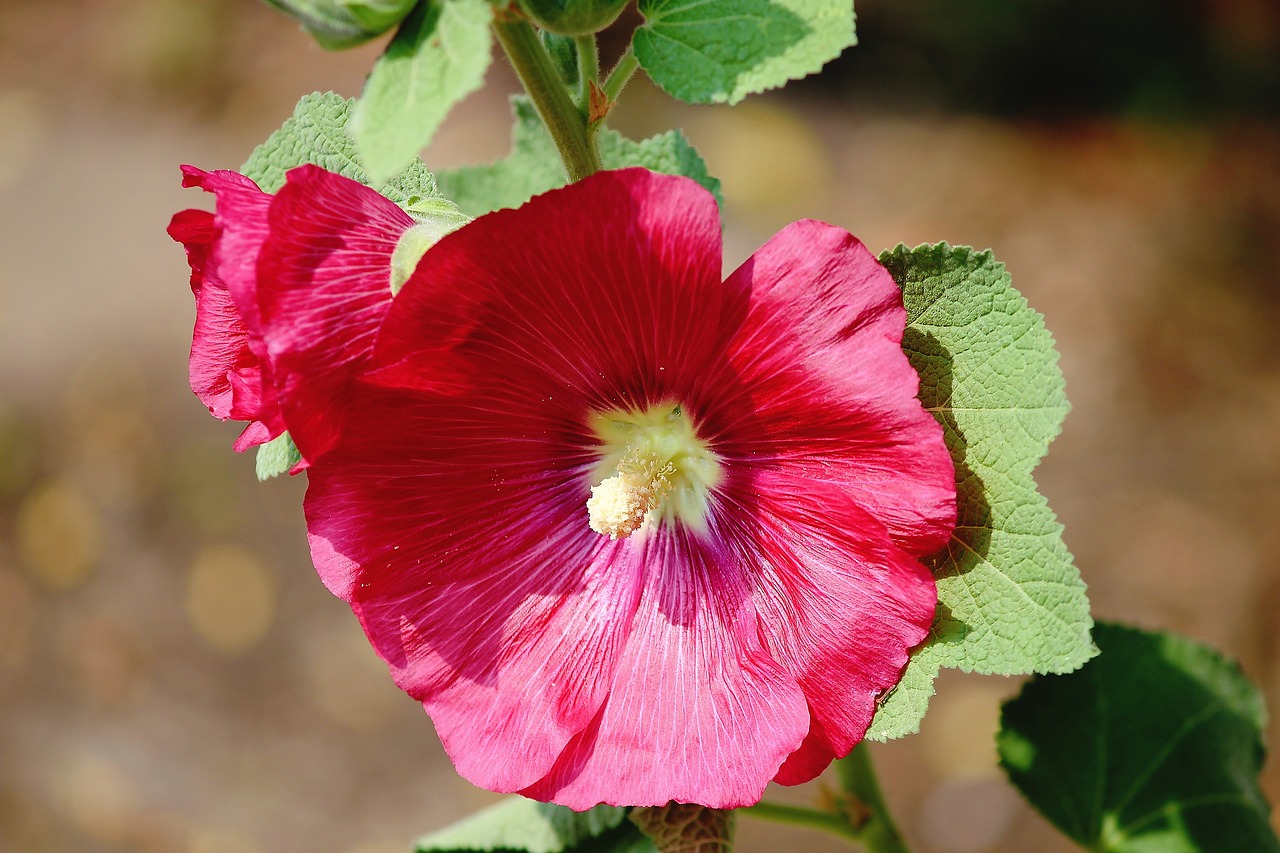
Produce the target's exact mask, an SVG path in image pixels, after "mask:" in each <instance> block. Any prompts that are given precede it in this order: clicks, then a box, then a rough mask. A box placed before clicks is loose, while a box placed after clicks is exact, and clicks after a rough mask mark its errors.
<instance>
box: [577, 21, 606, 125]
mask: <svg viewBox="0 0 1280 853" xmlns="http://www.w3.org/2000/svg"><path fill="white" fill-rule="evenodd" d="M573 42H574V44H576V45H577V46H578V109H579V110H581V112H582V114H583V115H586V114H587V111H588V110H589V109H590V106H591V84H592V83H595V84H596V85H597V86H598V85H600V52H599V50H597V49H596V37H595V35H594V34H589V35H585V36H576V37H575V38H574V40H573Z"/></svg>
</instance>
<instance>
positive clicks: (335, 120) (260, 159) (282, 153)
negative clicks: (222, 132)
mask: <svg viewBox="0 0 1280 853" xmlns="http://www.w3.org/2000/svg"><path fill="white" fill-rule="evenodd" d="M353 103H354V102H353V101H350V100H348V99H346V98H344V97H342V96H341V95H335V94H334V93H333V92H325V93H324V94H321V93H320V92H313V93H312V94H310V95H305V96H303V97H302V99H301V100H299V101H298V105H297V106H296V107H295V108H294V110H293V115H292V116H291V117H290V118H288V119H286V120H285V123H284V124H282V125H281V126H280V129H279V130H277V131H276V132H275V133H273V134H271V135H270V136H269V137H267V140H266V141H265V142H263V143H262V144H261V145H259V146H258V147H257V148H255V149H254V150H253V153H252V154H250V155H249V159H248V160H246V161H245V164H244V165H243V166H241V167H240V171H241V172H242V173H243V174H245V175H248V176H249V177H250V178H253V180H255V181H257V183H258V186H260V187H262V189H263V190H265V191H266V192H269V193H273V192H275V191H276V190H278V189H280V187H282V186H284V176H285V173H286V172H288V171H289V170H290V169H292V168H295V167H297V166H301V165H302V164H304V163H314V164H315V165H317V166H320V167H321V168H324V169H328V170H329V171H330V172H337V173H338V174H339V175H342V176H343V177H347V178H350V179H351V180H353V181H359V182H360V183H362V184H366V185H368V186H372V187H374V188H375V189H377V190H378V192H380V193H382V194H383V195H385V196H386V197H387V198H389V199H391V200H392V201H394V202H395V203H396V204H398V205H400V206H401V207H404V208H406V209H407V210H408V211H409V212H410V213H413V212H414V210H415V208H416V207H419V206H423V207H426V208H429V209H430V208H431V207H432V206H433V205H438V204H439V203H440V201H441V200H443V198H444V196H442V195H441V194H440V190H439V189H437V188H436V181H435V178H434V177H433V176H432V174H431V173H430V172H429V171H427V167H426V166H424V165H423V164H422V161H421V160H417V161H415V162H413V163H410V164H408V166H407V167H406V168H405V169H404V170H403V171H401V172H399V173H398V174H396V175H393V176H392V177H391V178H390V179H388V180H386V181H383V182H382V183H381V184H378V183H375V182H374V181H372V180H370V178H369V173H368V171H367V170H366V169H365V167H364V165H363V162H362V161H361V160H360V158H359V157H358V156H357V154H356V145H355V141H354V140H353V139H352V138H351V134H350V132H349V131H348V130H347V122H348V121H349V120H350V117H351V110H352V105H353ZM432 200H435V201H432Z"/></svg>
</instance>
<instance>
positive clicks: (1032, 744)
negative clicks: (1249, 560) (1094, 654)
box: [997, 624, 1280, 853]
mask: <svg viewBox="0 0 1280 853" xmlns="http://www.w3.org/2000/svg"><path fill="white" fill-rule="evenodd" d="M1094 637H1095V639H1096V640H1097V643H1098V646H1099V648H1100V649H1101V651H1102V654H1101V655H1100V656H1099V657H1098V658H1097V660H1094V661H1091V662H1090V663H1089V664H1088V665H1087V666H1085V667H1084V668H1083V669H1081V670H1080V671H1078V672H1075V673H1072V674H1071V675H1067V676H1062V677H1057V678H1036V679H1033V680H1032V681H1031V682H1029V683H1028V684H1027V685H1026V686H1025V687H1024V688H1023V690H1022V693H1021V694H1020V695H1019V696H1018V697H1017V698H1015V699H1013V700H1011V701H1009V702H1008V703H1006V704H1005V706H1004V713H1003V715H1002V720H1001V724H1002V725H1001V731H1000V734H999V736H998V737H997V744H998V746H999V750H1000V760H1001V763H1002V764H1003V766H1004V769H1005V772H1007V773H1008V774H1009V778H1010V780H1012V782H1013V783H1014V785H1016V786H1017V787H1018V788H1019V789H1020V790H1021V791H1022V793H1023V794H1024V795H1025V796H1026V797H1027V799H1028V800H1030V801H1031V803H1032V805H1034V806H1035V807H1036V808H1037V809H1039V810H1040V812H1041V813H1042V814H1044V816H1045V817H1046V818H1048V819H1049V820H1050V821H1051V822H1053V823H1054V824H1055V825H1056V826H1057V827H1058V828H1059V829H1061V830H1062V831H1063V832H1064V833H1066V834H1067V835H1069V836H1070V837H1071V838H1073V839H1075V840H1076V841H1077V842H1079V843H1080V844H1081V845H1083V846H1085V847H1087V848H1088V849H1090V850H1097V851H1107V853H1153V852H1154V851H1171V852H1175V851H1204V853H1216V852H1217V851H1220V853H1237V851H1245V850H1248V851H1250V853H1268V851H1273V853H1274V851H1280V841H1278V840H1277V839H1276V836H1275V833H1274V832H1273V831H1272V829H1271V826H1270V821H1269V813H1270V807H1269V806H1268V805H1267V802H1266V800H1265V799H1264V798H1263V796H1262V792H1261V791H1260V790H1259V789H1258V783H1257V777H1258V772H1259V771H1260V770H1261V768H1262V760H1263V755H1264V750H1263V745H1262V728H1263V725H1264V717H1265V711H1264V709H1263V704H1262V697H1261V696H1260V695H1259V694H1258V691H1257V690H1256V689H1255V688H1254V687H1253V685H1251V684H1250V683H1249V682H1248V680H1247V679H1246V678H1245V677H1244V675H1243V674H1242V673H1241V672H1240V670H1239V668H1238V667H1237V666H1235V665H1234V664H1232V663H1230V662H1228V661H1226V660H1224V659H1223V658H1221V657H1220V656H1218V655H1217V654H1215V653H1214V652H1213V651H1212V650H1210V649H1208V648H1206V647H1204V646H1201V645H1198V644H1196V643H1194V642H1192V641H1191V640H1188V639H1187V638H1185V637H1179V636H1177V635H1173V634H1162V633H1160V634H1150V633H1146V632H1143V631H1138V630H1135V629H1132V628H1125V627H1122V626H1119V625H1108V624H1101V625H1098V627H1097V628H1096V630H1095V633H1094Z"/></svg>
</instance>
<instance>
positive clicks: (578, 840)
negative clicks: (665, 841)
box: [416, 797, 654, 853]
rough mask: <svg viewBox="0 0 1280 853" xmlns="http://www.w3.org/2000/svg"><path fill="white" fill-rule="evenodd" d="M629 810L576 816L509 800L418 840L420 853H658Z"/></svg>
mask: <svg viewBox="0 0 1280 853" xmlns="http://www.w3.org/2000/svg"><path fill="white" fill-rule="evenodd" d="M626 816H627V810H626V809H621V808H614V807H612V806H596V807H595V808H593V809H588V810H587V811H585V812H575V811H572V810H570V809H567V808H565V807H564V806H557V805H554V804H552V803H538V802H534V801H533V800H526V799H524V798H523V797H510V798H508V799H506V800H503V801H502V802H500V803H498V804H497V805H495V806H490V807H489V808H487V809H485V810H484V811H481V812H477V813H476V814H474V815H471V816H470V817H468V818H465V819H463V820H461V821H459V822H458V823H455V824H453V825H452V826H449V827H446V828H445V829H442V830H440V831H439V832H436V833H433V834H432V835H429V836H427V837H425V838H422V839H419V840H418V843H417V847H416V850H417V853H472V852H473V851H474V853H481V851H509V850H519V851H527V853H654V847H653V844H652V843H651V842H650V841H649V840H648V838H646V837H645V835H644V833H642V832H641V831H640V830H639V828H637V827H636V826H635V825H633V824H631V823H630V822H628V821H627V820H625V818H626Z"/></svg>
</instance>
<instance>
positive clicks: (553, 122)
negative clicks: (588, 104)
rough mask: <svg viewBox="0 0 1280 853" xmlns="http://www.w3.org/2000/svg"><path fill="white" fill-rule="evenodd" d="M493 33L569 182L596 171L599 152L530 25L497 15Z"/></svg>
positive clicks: (580, 114)
mask: <svg viewBox="0 0 1280 853" xmlns="http://www.w3.org/2000/svg"><path fill="white" fill-rule="evenodd" d="M493 31H494V34H495V35H496V36H497V37H498V43H499V44H501V45H502V49H503V51H504V52H505V53H506V54H507V59H509V60H511V65H512V67H514V68H515V70H516V76H518V77H519V78H520V82H521V83H523V84H524V88H525V90H526V91H527V92H528V93H529V97H530V98H531V99H532V100H533V105H534V107H536V108H537V110H538V115H539V116H541V117H542V121H543V123H544V124H546V126H547V130H549V131H550V132H551V138H552V139H553V140H554V141H555V144H556V148H557V149H558V150H559V152H560V159H561V160H563V161H564V168H565V171H566V172H567V173H568V175H569V180H571V181H577V180H581V179H582V178H585V177H586V176H587V175H590V174H592V173H593V172H598V171H600V168H601V166H600V152H599V151H597V150H596V147H595V144H594V143H593V142H592V140H591V138H590V137H589V136H588V134H587V120H586V117H585V116H584V115H583V114H582V113H581V112H580V111H579V110H578V107H577V105H576V104H575V103H574V102H573V98H571V97H569V90H568V89H566V88H565V85H564V83H563V82H561V80H560V75H559V74H558V73H557V72H556V69H555V66H553V65H552V64H551V57H550V56H548V55H547V51H546V49H545V48H543V46H542V42H540V41H539V40H538V34H537V33H536V32H535V31H534V29H533V27H532V25H530V24H529V22H528V21H525V20H523V19H520V18H517V17H514V16H513V15H511V14H506V15H503V14H499V15H498V16H497V17H495V19H494V22H493ZM583 76H584V77H585V74H584V75H583Z"/></svg>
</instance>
